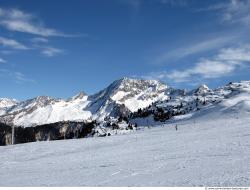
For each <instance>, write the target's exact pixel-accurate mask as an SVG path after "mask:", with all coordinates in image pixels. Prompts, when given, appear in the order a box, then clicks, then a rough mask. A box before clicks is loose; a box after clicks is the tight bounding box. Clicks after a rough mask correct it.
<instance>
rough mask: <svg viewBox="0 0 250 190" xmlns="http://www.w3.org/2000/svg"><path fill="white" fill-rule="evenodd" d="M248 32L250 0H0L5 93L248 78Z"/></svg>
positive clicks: (0, 70)
mask: <svg viewBox="0 0 250 190" xmlns="http://www.w3.org/2000/svg"><path fill="white" fill-rule="evenodd" d="M249 33H250V0H225V1H223V0H210V1H200V0H107V1H103V0H84V1H82V0H74V1H66V0H60V3H59V1H51V0H43V1H34V0H22V1H20V0H16V1H15V0H0V86H1V91H0V97H10V98H16V99H19V100H23V99H27V98H31V97H35V96H38V95H48V96H53V97H61V98H67V97H70V96H73V95H74V94H76V93H78V92H79V91H85V92H86V93H88V94H93V93H95V92H97V91H98V90H101V89H102V88H104V87H106V86H107V85H108V84H110V83H111V82H112V81H114V80H116V79H118V78H121V77H124V76H127V77H138V78H145V79H157V80H161V81H164V82H166V83H167V84H169V85H171V86H174V87H179V88H188V89H191V88H195V87H196V86H198V85H200V84H203V83H206V84H208V86H210V87H217V86H221V85H224V84H226V83H228V82H229V81H239V80H249V79H250V68H249V63H250V37H249Z"/></svg>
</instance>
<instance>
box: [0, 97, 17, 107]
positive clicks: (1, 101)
mask: <svg viewBox="0 0 250 190" xmlns="http://www.w3.org/2000/svg"><path fill="white" fill-rule="evenodd" d="M17 103H18V101H17V100H15V99H9V98H0V108H7V107H11V106H14V105H16V104H17Z"/></svg>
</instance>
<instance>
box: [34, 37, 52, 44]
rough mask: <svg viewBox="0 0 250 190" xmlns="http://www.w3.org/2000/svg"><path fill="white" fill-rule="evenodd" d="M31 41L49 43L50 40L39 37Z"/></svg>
mask: <svg viewBox="0 0 250 190" xmlns="http://www.w3.org/2000/svg"><path fill="white" fill-rule="evenodd" d="M31 42H33V43H48V42H49V40H48V39H47V38H42V37H37V38H32V39H31Z"/></svg>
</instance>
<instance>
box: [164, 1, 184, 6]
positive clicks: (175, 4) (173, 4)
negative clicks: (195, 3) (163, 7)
mask: <svg viewBox="0 0 250 190" xmlns="http://www.w3.org/2000/svg"><path fill="white" fill-rule="evenodd" d="M159 1H160V3H162V4H168V5H171V6H186V5H187V3H188V2H187V0H159Z"/></svg>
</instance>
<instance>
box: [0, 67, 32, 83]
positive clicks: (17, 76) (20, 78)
mask: <svg viewBox="0 0 250 190" xmlns="http://www.w3.org/2000/svg"><path fill="white" fill-rule="evenodd" d="M0 77H4V78H6V77H7V78H9V79H10V80H14V81H15V82H16V83H24V82H29V83H36V81H35V80H34V79H31V78H27V77H26V76H25V75H24V74H23V73H21V72H19V71H11V70H8V69H0Z"/></svg>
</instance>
